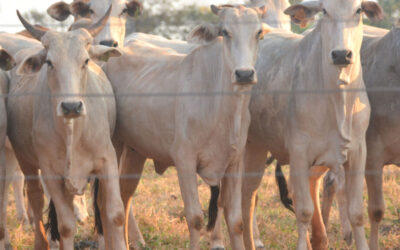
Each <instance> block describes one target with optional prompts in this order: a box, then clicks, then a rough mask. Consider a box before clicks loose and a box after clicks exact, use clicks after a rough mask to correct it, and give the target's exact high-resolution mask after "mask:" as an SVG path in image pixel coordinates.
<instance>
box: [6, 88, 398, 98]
mask: <svg viewBox="0 0 400 250" xmlns="http://www.w3.org/2000/svg"><path fill="white" fill-rule="evenodd" d="M343 92H350V93H353V92H366V93H393V92H400V87H374V88H348V89H342V88H335V89H334V88H332V89H277V90H252V91H238V92H236V91H210V92H152V93H150V92H148V93H116V94H115V93H104V94H103V93H101V94H100V93H84V94H67V93H65V94H62V93H54V94H53V93H40V92H24V93H8V94H0V98H19V97H27V96H45V97H76V96H78V97H121V98H122V97H185V96H187V97H193V96H235V95H292V94H334V93H343Z"/></svg>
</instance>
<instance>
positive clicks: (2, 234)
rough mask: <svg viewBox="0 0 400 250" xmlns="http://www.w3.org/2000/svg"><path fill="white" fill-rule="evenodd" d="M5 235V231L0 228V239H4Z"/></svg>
mask: <svg viewBox="0 0 400 250" xmlns="http://www.w3.org/2000/svg"><path fill="white" fill-rule="evenodd" d="M4 236H5V231H4V227H3V228H0V240H2V239H4Z"/></svg>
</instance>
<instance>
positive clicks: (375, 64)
mask: <svg viewBox="0 0 400 250" xmlns="http://www.w3.org/2000/svg"><path fill="white" fill-rule="evenodd" d="M365 33H367V35H365V36H364V40H363V44H362V48H361V63H362V66H363V76H364V79H365V85H366V86H367V88H369V89H371V92H368V98H369V101H370V103H371V119H370V124H369V127H368V131H367V149H368V154H367V163H366V168H365V171H366V173H365V179H366V182H367V188H368V215H369V219H370V224H371V234H370V235H371V236H370V237H371V238H370V248H371V249H379V238H378V236H379V224H380V222H381V220H382V219H383V215H384V211H385V203H384V198H383V191H382V181H383V177H382V175H383V167H384V165H388V164H396V165H399V164H400V160H399V156H400V144H399V139H400V138H399V132H400V131H399V127H398V121H399V119H400V114H399V113H398V110H399V103H398V99H399V93H398V92H396V91H393V92H387V91H383V92H380V91H376V89H377V88H388V89H390V88H396V87H399V86H400V75H399V72H400V67H399V65H400V43H399V41H400V27H399V26H397V27H394V28H393V29H392V30H390V31H389V30H382V29H379V28H374V27H368V29H367V30H366V31H365ZM374 89H375V91H374ZM343 182H344V180H343V177H342V176H341V175H338V176H335V175H333V174H329V175H327V176H326V178H325V179H324V196H323V197H324V199H323V204H322V214H323V215H324V216H323V218H324V222H325V224H326V225H327V224H328V219H329V210H330V207H331V203H332V200H333V195H334V193H335V191H336V190H337V200H338V204H339V209H340V212H341V213H340V218H341V226H342V232H343V235H344V237H345V239H346V240H347V243H349V244H350V243H351V232H350V231H349V226H348V225H349V218H348V217H347V214H346V213H343V212H342V211H343V210H344V206H345V205H346V202H347V199H346V196H345V192H346V190H344V187H343V185H342V183H343ZM335 189H336V190H335Z"/></svg>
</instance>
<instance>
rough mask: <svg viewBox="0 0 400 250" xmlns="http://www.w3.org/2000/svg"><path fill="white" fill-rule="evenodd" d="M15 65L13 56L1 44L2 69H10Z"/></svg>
mask: <svg viewBox="0 0 400 250" xmlns="http://www.w3.org/2000/svg"><path fill="white" fill-rule="evenodd" d="M14 66H15V61H14V59H13V57H12V56H11V55H10V54H8V52H7V51H6V50H5V49H3V48H2V47H1V46H0V69H2V70H10V69H12V68H13V67H14Z"/></svg>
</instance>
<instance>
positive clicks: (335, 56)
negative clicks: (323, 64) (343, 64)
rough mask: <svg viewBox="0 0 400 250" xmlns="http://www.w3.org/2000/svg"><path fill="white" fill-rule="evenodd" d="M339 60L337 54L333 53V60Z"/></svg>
mask: <svg viewBox="0 0 400 250" xmlns="http://www.w3.org/2000/svg"><path fill="white" fill-rule="evenodd" d="M336 58H337V54H336V52H335V51H332V59H333V60H335V59H336Z"/></svg>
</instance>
